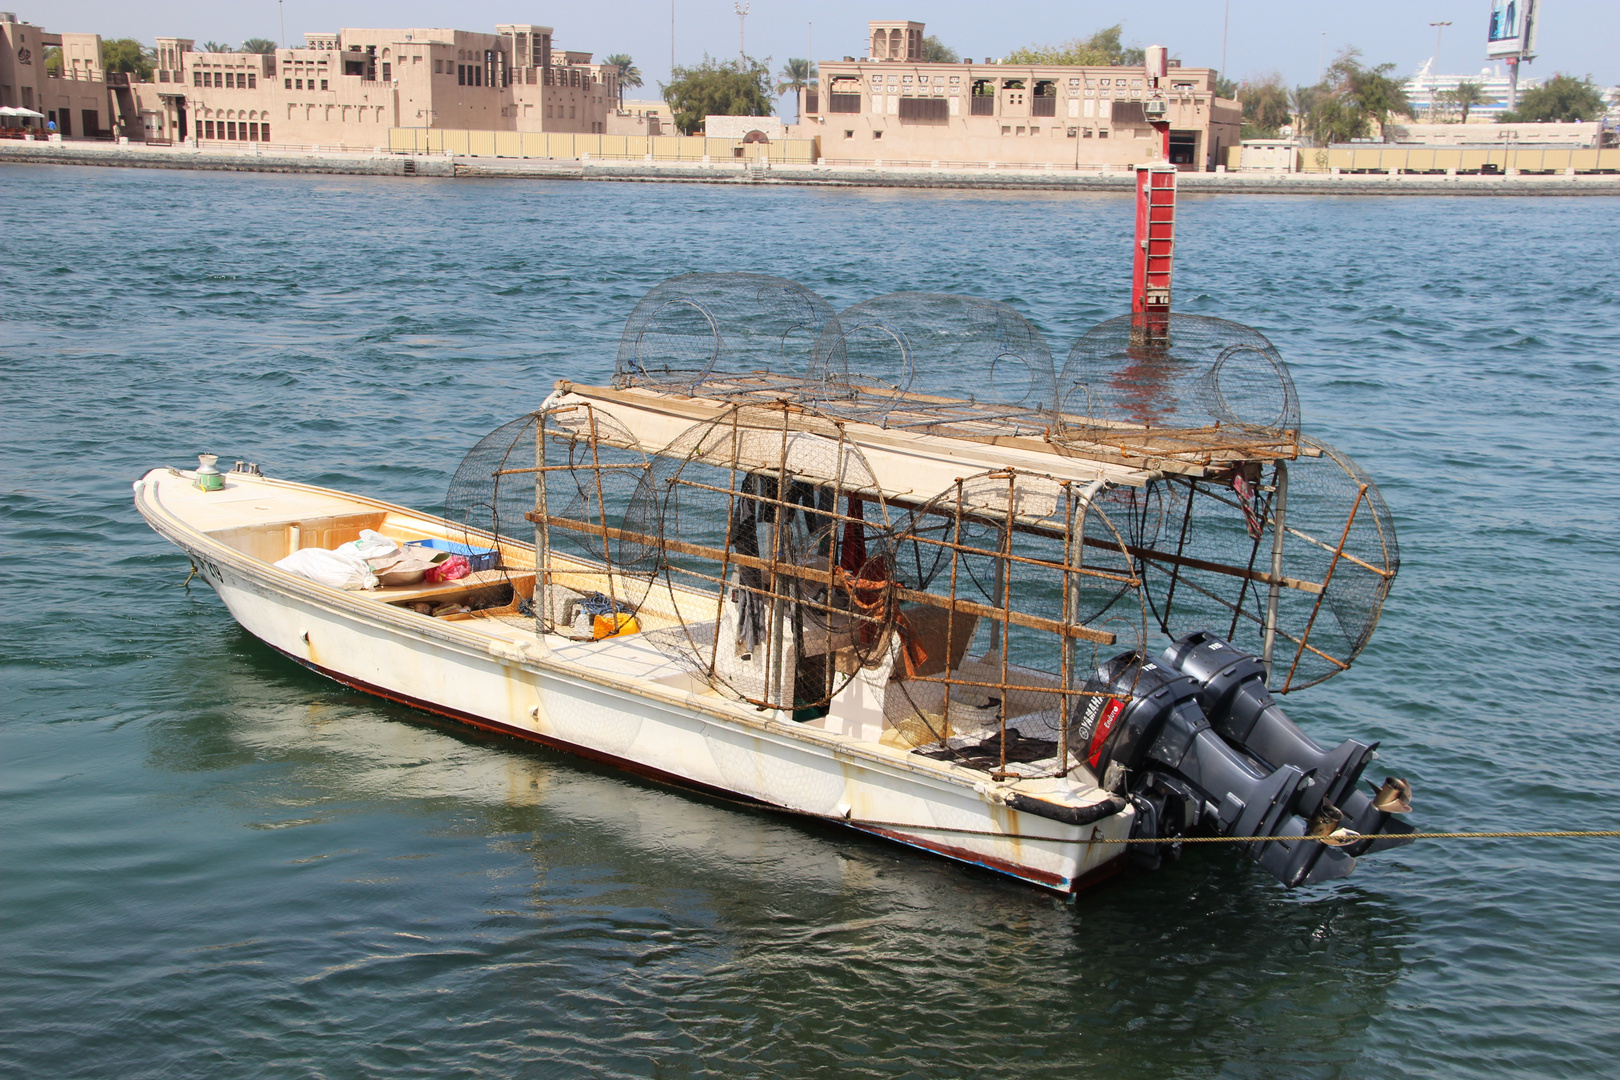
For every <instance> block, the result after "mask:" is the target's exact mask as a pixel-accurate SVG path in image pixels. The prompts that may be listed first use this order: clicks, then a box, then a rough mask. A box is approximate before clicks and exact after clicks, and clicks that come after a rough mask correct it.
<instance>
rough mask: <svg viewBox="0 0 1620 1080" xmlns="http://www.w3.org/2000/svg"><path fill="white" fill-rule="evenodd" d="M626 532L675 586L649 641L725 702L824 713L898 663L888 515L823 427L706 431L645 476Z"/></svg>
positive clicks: (771, 413)
mask: <svg viewBox="0 0 1620 1080" xmlns="http://www.w3.org/2000/svg"><path fill="white" fill-rule="evenodd" d="M626 530H627V539H626V541H625V543H623V544H621V546H620V550H619V559H620V561H621V563H622V564H623V565H626V566H636V567H641V568H646V567H654V566H656V569H657V573H658V577H659V581H660V585H659V587H658V588H656V589H654V591H653V593H652V595H650V596H648V597H647V598H646V601H645V603H644V604H643V611H645V612H647V613H648V614H649V616H654V617H649V618H648V619H646V620H644V621H643V633H644V635H645V637H646V640H647V641H648V642H649V643H651V644H652V645H653V646H654V647H656V648H657V649H658V650H659V651H660V652H662V653H663V654H664V655H665V656H667V657H669V658H670V659H672V660H675V661H676V662H678V663H679V664H681V665H682V666H683V667H684V668H686V669H687V670H688V671H690V672H692V673H693V674H694V675H696V676H698V677H699V678H700V679H702V680H704V681H706V682H708V683H709V685H711V686H713V687H714V688H715V689H717V690H720V691H721V692H722V693H725V694H727V695H729V696H734V697H737V698H741V699H743V700H745V701H749V702H752V703H754V704H756V705H759V706H762V707H767V708H775V709H784V710H792V711H793V712H794V714H795V716H797V717H798V718H800V719H806V718H813V717H814V716H816V715H822V714H824V713H825V711H826V709H827V706H828V703H829V702H830V701H831V700H832V698H833V696H834V695H836V694H837V693H838V692H839V690H840V689H842V687H843V686H844V685H846V684H847V683H848V681H849V679H850V678H851V677H852V676H853V675H854V674H855V673H856V672H857V671H860V670H861V669H863V668H865V667H870V666H872V665H874V664H876V663H878V662H880V661H881V658H882V657H884V656H885V655H886V652H887V648H888V643H889V639H890V637H891V635H892V632H893V627H894V620H895V610H896V605H895V602H894V595H893V594H894V588H895V583H894V581H893V580H892V572H893V571H892V568H893V565H894V552H893V542H892V530H891V529H890V527H889V511H888V507H887V505H886V504H885V502H884V499H883V496H882V493H881V492H880V491H879V489H878V487H877V484H876V481H875V480H874V479H873V476H872V471H871V469H870V467H869V466H868V465H867V463H866V461H865V459H864V458H863V457H862V455H861V453H860V452H859V451H858V450H857V449H856V448H855V447H854V446H853V445H851V444H850V443H849V442H847V441H846V440H845V439H844V438H843V435H842V433H841V432H840V431H839V430H838V428H837V427H836V426H834V425H833V424H831V423H829V422H827V421H825V420H823V419H820V418H818V417H815V416H814V415H811V414H806V413H805V412H803V411H802V410H799V409H789V408H782V407H779V408H776V409H774V410H773V409H769V408H763V407H735V408H732V409H729V410H727V412H726V413H725V414H723V415H722V416H720V417H718V418H716V419H715V420H713V421H707V422H703V423H699V424H697V425H694V426H693V427H692V428H691V429H690V430H688V431H687V432H686V433H685V434H684V435H682V436H680V437H679V438H677V439H676V440H674V442H672V443H671V444H670V445H669V446H668V447H667V448H666V449H665V450H663V451H662V452H661V454H660V455H659V456H658V458H657V459H656V461H655V462H654V464H653V467H652V469H651V470H650V471H649V472H648V473H647V474H646V476H645V477H644V478H643V480H642V483H641V485H640V487H639V489H638V490H637V492H636V494H635V496H634V498H633V499H632V501H631V505H630V508H629V511H628V513H627V515H626ZM632 534H633V536H634V537H635V539H634V540H631V539H629V537H630V535H632Z"/></svg>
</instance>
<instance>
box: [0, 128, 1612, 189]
mask: <svg viewBox="0 0 1620 1080" xmlns="http://www.w3.org/2000/svg"><path fill="white" fill-rule="evenodd" d="M0 162H7V163H31V164H41V165H91V166H101V167H111V168H140V169H200V170H205V171H219V172H271V173H293V172H306V173H332V174H346V175H360V176H398V177H401V178H411V177H435V178H444V179H450V178H466V179H497V178H499V179H531V180H596V181H615V180H617V181H628V182H635V183H733V184H735V183H748V184H798V185H806V186H817V187H885V188H916V189H934V190H952V189H957V190H1001V191H1117V192H1128V191H1134V190H1135V185H1136V181H1135V177H1134V176H1133V175H1132V174H1130V173H1125V172H1119V173H1092V172H1084V173H1076V172H1063V171H1058V170H1041V169H1010V168H1008V169H995V170H989V169H975V170H971V171H968V170H951V169H931V168H898V167H896V168H875V167H864V168H863V167H850V166H828V165H784V164H772V165H763V164H761V163H759V162H753V163H734V162H731V161H725V162H721V163H717V164H712V165H705V164H699V163H693V162H664V163H660V162H618V161H615V162H606V161H568V160H534V159H520V158H490V157H447V156H444V155H410V154H396V153H387V152H375V153H352V152H338V151H310V150H297V149H292V148H286V149H280V150H276V149H268V150H264V149H261V150H257V151H211V150H196V149H191V148H174V147H148V146H144V145H128V146H119V145H114V144H94V143H86V144H74V143H31V142H15V141H10V140H7V141H4V142H0ZM1178 185H1179V187H1180V189H1181V191H1182V192H1183V193H1185V194H1212V195H1213V194H1222V195H1226V194H1252V195H1389V196H1398V195H1473V196H1493V195H1497V196H1501V195H1507V196H1524V195H1608V196H1620V176H1611V175H1587V176H1514V175H1506V176H1403V175H1400V174H1391V175H1337V176H1335V175H1332V174H1324V173H1294V174H1269V175H1268V174H1244V173H1182V174H1180V176H1179V177H1178Z"/></svg>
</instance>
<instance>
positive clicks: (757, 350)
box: [613, 273, 841, 397]
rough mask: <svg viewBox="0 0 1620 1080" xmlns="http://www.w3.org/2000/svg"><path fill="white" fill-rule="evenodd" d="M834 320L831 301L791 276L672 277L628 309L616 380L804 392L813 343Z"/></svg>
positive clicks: (714, 390) (685, 388) (696, 389)
mask: <svg viewBox="0 0 1620 1080" xmlns="http://www.w3.org/2000/svg"><path fill="white" fill-rule="evenodd" d="M835 322H836V317H835V316H834V314H833V309H832V305H830V304H828V303H827V301H826V300H824V299H822V298H821V297H820V296H817V295H816V294H815V293H813V292H811V291H810V290H809V289H807V288H805V287H804V286H803V285H800V284H798V283H797V282H794V281H789V280H788V279H786V278H779V277H771V276H769V275H766V274H739V273H728V274H686V275H683V276H681V277H676V278H671V279H670V280H668V281H665V282H663V283H662V284H660V285H658V286H656V287H654V288H653V289H652V290H651V291H649V292H648V293H647V295H646V296H644V297H642V299H641V301H640V302H639V303H638V304H636V307H635V310H634V311H632V312H631V313H630V318H629V320H628V321H626V323H625V327H624V333H623V335H622V337H621V338H620V341H619V356H618V360H617V362H616V364H615V365H614V372H613V384H614V386H615V387H618V388H620V389H623V388H625V387H629V386H645V387H651V388H655V389H660V390H670V391H675V392H679V393H683V394H694V395H695V394H698V393H700V392H701V393H702V394H704V395H705V396H710V397H724V396H726V395H727V394H730V393H736V392H738V391H747V392H759V391H774V392H776V393H797V392H802V391H803V389H804V386H805V381H806V378H807V376H808V374H809V371H810V367H811V353H812V351H813V349H814V347H815V344H816V342H817V341H819V340H820V339H821V338H822V336H823V335H824V334H826V333H827V332H828V331H829V330H830V329H831V328H832V327H833V326H834V324H835ZM839 374H841V373H839Z"/></svg>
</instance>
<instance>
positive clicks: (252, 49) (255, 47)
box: [242, 37, 276, 56]
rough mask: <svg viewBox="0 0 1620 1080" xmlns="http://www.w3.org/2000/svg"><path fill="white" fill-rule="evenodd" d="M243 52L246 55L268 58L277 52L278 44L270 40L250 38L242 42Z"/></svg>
mask: <svg viewBox="0 0 1620 1080" xmlns="http://www.w3.org/2000/svg"><path fill="white" fill-rule="evenodd" d="M242 51H243V52H245V53H259V54H260V55H263V56H268V55H270V54H271V53H273V52H275V51H276V43H275V42H273V41H271V40H270V39H269V38H262V37H250V38H248V39H247V40H246V41H244V42H242Z"/></svg>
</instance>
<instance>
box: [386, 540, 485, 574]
mask: <svg viewBox="0 0 1620 1080" xmlns="http://www.w3.org/2000/svg"><path fill="white" fill-rule="evenodd" d="M405 546H406V547H423V548H431V549H432V550H434V551H448V552H449V553H450V554H452V555H460V556H462V557H464V558H465V559H466V560H467V564H468V565H469V566H471V567H472V569H473V572H474V573H477V572H478V571H479V570H493V569H495V568H496V567H497V566H499V565H500V564H501V553H500V552H499V551H496V550H495V549H494V548H477V547H470V546H468V545H467V544H458V543H456V542H455V541H454V540H439V539H432V540H412V541H411V542H410V543H409V544H406V545H405Z"/></svg>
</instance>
